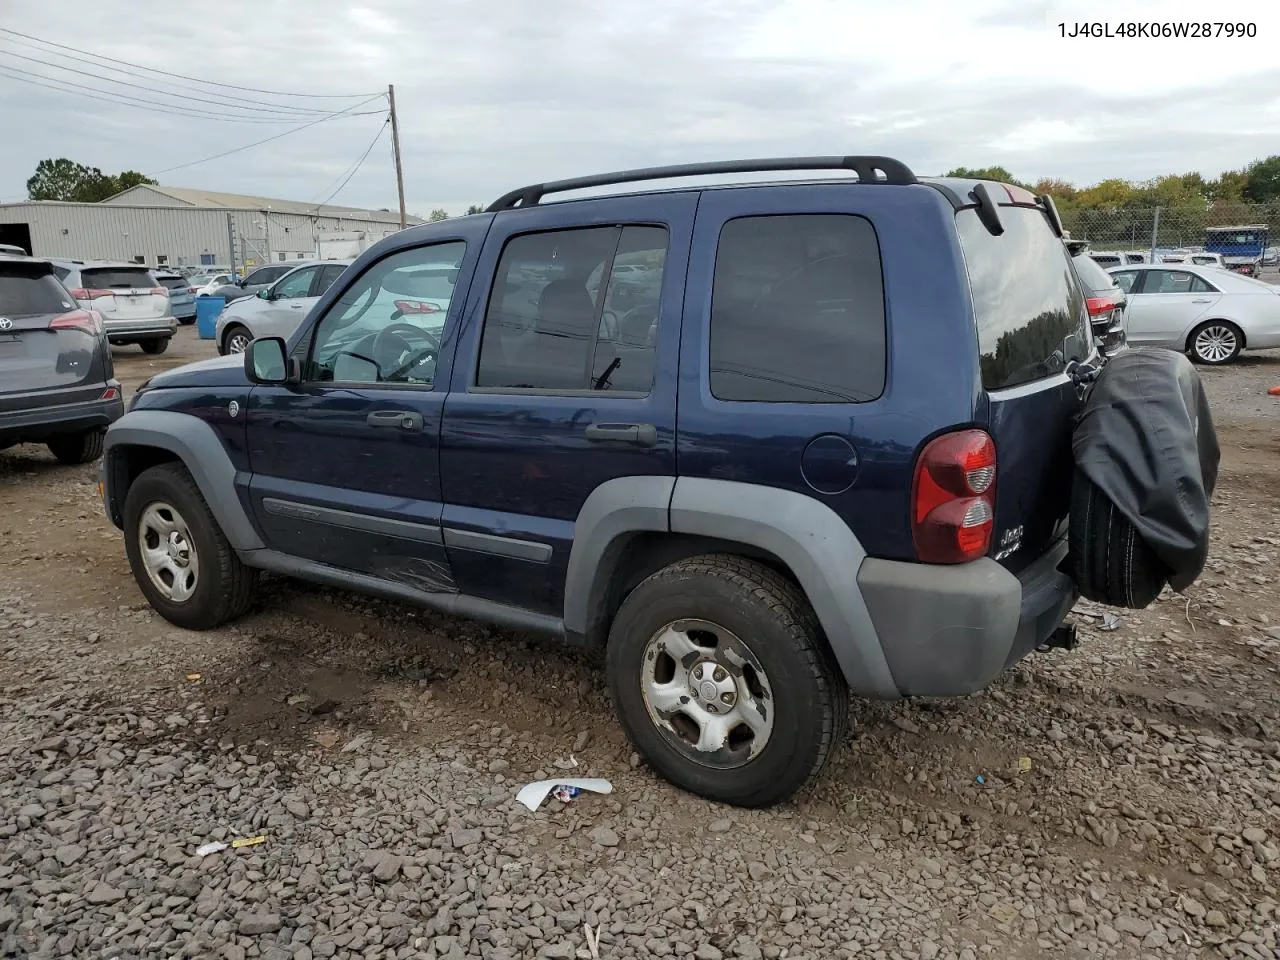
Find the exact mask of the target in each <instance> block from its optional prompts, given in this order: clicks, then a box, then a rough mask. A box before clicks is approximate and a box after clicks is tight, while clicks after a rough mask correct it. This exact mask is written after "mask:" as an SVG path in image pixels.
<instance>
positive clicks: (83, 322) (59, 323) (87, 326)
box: [49, 310, 102, 337]
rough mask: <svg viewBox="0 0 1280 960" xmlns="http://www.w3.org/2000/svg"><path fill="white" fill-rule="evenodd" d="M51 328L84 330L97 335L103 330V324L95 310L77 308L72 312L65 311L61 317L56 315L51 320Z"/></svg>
mask: <svg viewBox="0 0 1280 960" xmlns="http://www.w3.org/2000/svg"><path fill="white" fill-rule="evenodd" d="M49 329H50V330H83V331H84V332H85V333H90V334H93V335H94V336H95V337H96V336H97V335H98V334H100V333H101V332H102V324H101V323H100V322H99V321H98V314H97V312H96V311H93V310H76V311H74V312H72V313H64V314H63V315H62V316H60V317H54V318H53V319H52V320H50V321H49Z"/></svg>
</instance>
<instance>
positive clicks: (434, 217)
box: [427, 207, 449, 223]
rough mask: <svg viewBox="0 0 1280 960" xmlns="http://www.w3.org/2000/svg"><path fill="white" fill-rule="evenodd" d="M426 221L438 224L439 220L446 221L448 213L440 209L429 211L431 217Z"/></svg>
mask: <svg viewBox="0 0 1280 960" xmlns="http://www.w3.org/2000/svg"><path fill="white" fill-rule="evenodd" d="M427 219H428V220H430V221H431V222H432V223H439V222H440V221H441V220H448V219H449V213H448V211H447V210H444V209H442V208H440V207H436V209H434V210H432V211H431V216H429V217H427Z"/></svg>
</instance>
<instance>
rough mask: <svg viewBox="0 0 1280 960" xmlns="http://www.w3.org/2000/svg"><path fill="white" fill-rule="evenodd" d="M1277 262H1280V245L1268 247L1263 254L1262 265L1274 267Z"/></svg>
mask: <svg viewBox="0 0 1280 960" xmlns="http://www.w3.org/2000/svg"><path fill="white" fill-rule="evenodd" d="M1277 263H1280V247H1267V249H1266V251H1265V252H1264V253H1263V254H1262V265H1263V266H1264V267H1274V266H1275V265H1276V264H1277Z"/></svg>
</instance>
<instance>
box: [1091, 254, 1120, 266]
mask: <svg viewBox="0 0 1280 960" xmlns="http://www.w3.org/2000/svg"><path fill="white" fill-rule="evenodd" d="M1090 259H1092V260H1093V262H1094V263H1096V264H1097V265H1098V266H1100V267H1120V266H1124V264H1123V263H1122V262H1121V260H1120V258H1119V257H1108V256H1104V255H1102V254H1094V255H1093V256H1092V257H1091V258H1090Z"/></svg>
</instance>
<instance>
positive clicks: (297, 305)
mask: <svg viewBox="0 0 1280 960" xmlns="http://www.w3.org/2000/svg"><path fill="white" fill-rule="evenodd" d="M289 309H290V310H301V309H302V304H300V303H291V304H289Z"/></svg>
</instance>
